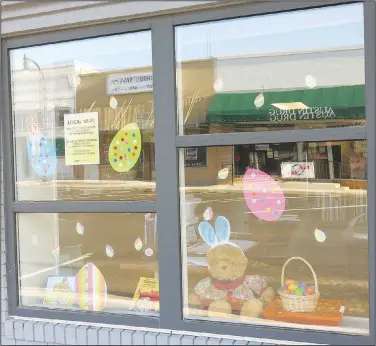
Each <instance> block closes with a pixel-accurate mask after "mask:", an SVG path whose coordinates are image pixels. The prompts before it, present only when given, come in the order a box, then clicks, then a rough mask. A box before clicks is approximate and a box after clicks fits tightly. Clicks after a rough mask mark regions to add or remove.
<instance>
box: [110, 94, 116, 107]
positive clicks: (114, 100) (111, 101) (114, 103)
mask: <svg viewBox="0 0 376 346" xmlns="http://www.w3.org/2000/svg"><path fill="white" fill-rule="evenodd" d="M117 106H118V101H117V99H116V98H115V97H114V96H111V97H110V107H111V108H112V109H116V108H117Z"/></svg>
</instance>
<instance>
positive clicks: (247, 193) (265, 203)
mask: <svg viewBox="0 0 376 346" xmlns="http://www.w3.org/2000/svg"><path fill="white" fill-rule="evenodd" d="M243 189H244V198H245V201H246V203H247V207H248V208H249V210H250V211H251V212H252V213H253V215H255V216H256V217H258V218H259V219H261V220H264V221H276V220H278V219H279V218H280V217H281V215H282V214H283V212H284V210H285V195H284V194H283V191H282V189H281V187H280V186H279V184H278V183H277V182H276V181H275V180H274V179H273V178H272V177H271V176H270V175H269V174H266V173H265V172H263V171H260V170H258V169H254V168H249V169H247V171H246V172H245V174H244V178H243Z"/></svg>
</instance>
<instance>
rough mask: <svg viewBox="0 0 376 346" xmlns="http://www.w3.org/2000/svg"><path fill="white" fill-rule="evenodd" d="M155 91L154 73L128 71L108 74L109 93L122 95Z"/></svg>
mask: <svg viewBox="0 0 376 346" xmlns="http://www.w3.org/2000/svg"><path fill="white" fill-rule="evenodd" d="M152 91H153V74H152V72H145V73H127V74H111V75H108V76H107V94H108V95H121V94H134V93H142V92H152Z"/></svg>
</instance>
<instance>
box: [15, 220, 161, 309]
mask: <svg viewBox="0 0 376 346" xmlns="http://www.w3.org/2000/svg"><path fill="white" fill-rule="evenodd" d="M156 222H157V219H156V214H110V213H109V214H73V213H58V214H57V213H56V214H19V215H18V216H17V228H18V244H19V287H20V292H19V296H20V304H21V305H22V306H33V307H39V308H46V309H65V310H85V311H103V312H108V313H116V314H126V313H130V314H147V315H155V314H158V313H159V288H158V262H157V231H156V230H157V228H156Z"/></svg>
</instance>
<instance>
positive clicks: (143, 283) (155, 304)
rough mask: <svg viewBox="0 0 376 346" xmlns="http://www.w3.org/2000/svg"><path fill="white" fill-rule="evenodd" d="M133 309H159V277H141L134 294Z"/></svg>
mask: <svg viewBox="0 0 376 346" xmlns="http://www.w3.org/2000/svg"><path fill="white" fill-rule="evenodd" d="M129 310H131V311H138V312H158V311H159V282H158V279H154V278H146V277H141V278H140V280H139V282H138V285H137V288H136V291H135V293H134V296H133V301H132V305H131V307H130V308H129Z"/></svg>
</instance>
